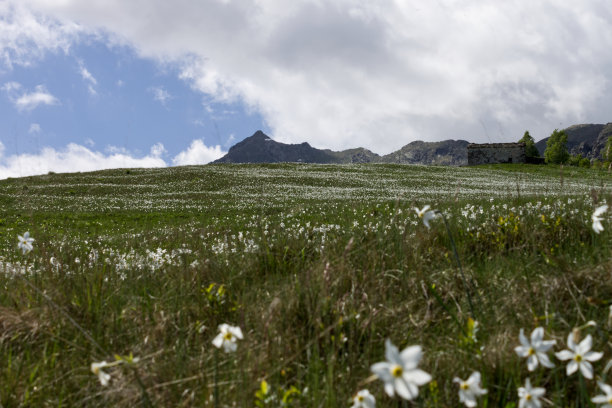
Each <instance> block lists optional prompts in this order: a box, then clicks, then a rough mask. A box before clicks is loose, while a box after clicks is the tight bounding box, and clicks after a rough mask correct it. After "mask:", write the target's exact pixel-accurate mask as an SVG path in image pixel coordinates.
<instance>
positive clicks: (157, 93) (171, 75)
mask: <svg viewBox="0 0 612 408" xmlns="http://www.w3.org/2000/svg"><path fill="white" fill-rule="evenodd" d="M0 84H2V85H3V86H4V89H3V93H2V96H1V97H0V112H3V114H2V116H3V118H2V120H1V121H0V135H2V136H1V139H0V140H1V141H2V143H3V145H4V156H10V155H20V154H24V153H27V154H36V153H37V152H39V151H40V150H41V148H43V147H56V148H59V149H61V148H62V147H64V146H66V145H68V144H69V143H76V144H80V145H83V146H85V147H88V148H89V149H91V150H99V151H103V152H106V153H110V152H113V151H118V150H121V151H125V152H128V153H129V154H131V155H133V156H135V157H141V156H146V155H147V154H149V153H150V149H151V146H152V145H155V144H157V143H162V144H163V146H164V149H165V152H164V153H163V154H162V157H163V158H166V159H167V160H170V159H171V158H174V157H175V156H176V155H178V154H179V153H180V152H181V151H184V150H185V149H187V148H188V147H189V145H190V144H191V143H192V142H193V141H194V140H202V141H203V142H204V143H205V144H206V145H207V146H215V147H216V146H219V148H220V149H219V150H220V151H221V152H225V151H227V149H228V148H229V147H230V146H231V145H233V144H235V143H236V142H237V138H240V139H242V138H244V137H246V136H249V135H250V134H252V133H253V132H254V131H255V130H257V129H262V130H264V131H266V130H267V128H266V125H265V123H264V121H263V119H262V118H261V116H260V115H259V114H257V112H255V111H253V110H250V109H248V107H245V106H244V105H243V104H242V103H240V102H236V103H216V102H214V101H213V100H211V98H208V97H207V96H206V95H203V94H202V93H201V92H198V91H196V90H194V89H192V88H191V87H190V86H189V83H187V81H185V80H182V79H180V78H179V77H178V72H177V70H176V68H174V67H173V66H172V64H164V63H161V62H157V61H154V60H151V59H145V58H140V57H138V56H137V55H136V54H135V52H134V51H133V50H132V49H131V48H129V47H125V46H108V45H106V44H104V43H101V42H98V41H87V43H84V44H79V45H78V46H75V47H73V48H71V49H70V50H69V51H68V52H66V53H65V52H63V51H62V52H58V53H48V54H46V55H45V56H44V58H42V59H40V60H37V61H33V62H32V63H31V65H28V66H21V65H16V66H13V67H12V69H10V70H4V72H0ZM7 84H19V89H15V90H9V89H7V88H8V87H7ZM37 89H38V90H42V93H45V94H48V95H51V96H52V98H53V99H51V100H49V101H46V102H39V103H38V104H36V103H35V102H31V103H30V105H28V106H22V105H19V104H18V103H17V100H18V99H19V97H21V96H23V95H28V94H33V93H36V92H37Z"/></svg>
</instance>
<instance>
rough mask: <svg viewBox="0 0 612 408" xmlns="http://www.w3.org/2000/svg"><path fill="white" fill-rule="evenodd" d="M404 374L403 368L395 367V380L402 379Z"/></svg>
mask: <svg viewBox="0 0 612 408" xmlns="http://www.w3.org/2000/svg"><path fill="white" fill-rule="evenodd" d="M402 374H404V370H403V369H402V367H400V366H398V365H396V366H395V367H393V369H392V370H391V375H392V376H394V377H395V378H399V377H401V376H402Z"/></svg>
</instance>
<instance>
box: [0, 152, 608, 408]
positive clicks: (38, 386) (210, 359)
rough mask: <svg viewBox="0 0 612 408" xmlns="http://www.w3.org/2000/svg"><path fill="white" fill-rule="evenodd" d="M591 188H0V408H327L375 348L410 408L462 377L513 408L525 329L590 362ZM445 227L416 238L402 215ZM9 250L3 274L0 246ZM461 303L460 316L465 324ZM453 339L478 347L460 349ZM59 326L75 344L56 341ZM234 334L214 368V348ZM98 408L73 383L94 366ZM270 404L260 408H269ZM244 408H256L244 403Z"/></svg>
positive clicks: (586, 393)
mask: <svg viewBox="0 0 612 408" xmlns="http://www.w3.org/2000/svg"><path fill="white" fill-rule="evenodd" d="M610 181H611V179H610V176H609V174H608V173H606V172H599V171H596V170H589V169H578V168H576V169H567V168H566V169H563V170H562V171H560V169H559V168H554V167H548V166H518V165H515V166H490V167H479V168H458V169H457V168H444V167H419V166H393V165H372V166H366V165H363V166H313V165H297V164H282V165H238V166H201V167H197V166H196V167H183V168H172V169H158V170H114V171H103V172H94V173H88V174H66V175H48V176H41V177H28V178H23V179H9V180H3V181H0V188H1V190H0V203H1V204H2V206H3V212H2V215H1V219H0V244H1V248H2V249H0V256H1V257H2V258H1V262H2V264H1V265H0V270H1V271H2V272H3V273H2V274H1V275H0V283H1V284H2V285H3V287H4V290H3V291H2V292H0V325H1V327H0V402H1V403H2V406H4V407H11V406H36V407H38V406H109V405H116V406H130V405H136V406H159V407H166V406H213V405H214V393H215V391H217V392H218V394H219V395H218V397H219V398H218V399H219V401H220V404H219V405H221V406H253V405H254V404H255V402H256V400H255V392H256V391H257V390H259V389H260V384H261V381H262V380H265V381H266V382H267V383H268V384H270V391H269V393H268V395H267V396H266V397H265V398H264V399H266V398H267V399H268V400H270V401H268V405H269V406H278V405H280V404H281V400H282V399H283V397H285V399H286V401H285V404H286V406H326V407H336V406H348V405H350V404H349V400H350V398H351V397H352V395H354V394H355V393H356V392H357V391H358V390H359V389H361V388H364V387H367V388H369V389H370V391H371V392H372V393H373V394H375V395H376V397H377V406H379V407H386V406H397V405H398V401H397V400H394V399H391V398H389V397H387V396H386V395H385V394H384V392H383V389H382V385H381V383H380V382H379V381H371V379H370V380H368V378H369V377H370V374H371V373H370V366H371V365H372V364H373V363H376V362H378V361H381V360H383V359H384V341H385V339H387V338H389V339H391V340H392V341H393V342H394V343H395V344H397V345H398V346H400V348H403V347H405V346H408V345H412V344H420V345H422V346H423V348H424V350H425V357H424V359H423V361H422V368H423V369H424V370H426V371H427V372H429V373H430V374H431V375H432V377H433V378H434V381H432V382H431V383H430V384H428V385H427V386H425V387H423V388H421V391H420V392H421V395H420V397H419V398H418V399H417V401H416V402H417V404H418V405H420V406H432V407H434V406H450V405H458V404H459V402H458V397H457V388H456V385H455V384H453V383H452V379H453V377H455V376H458V377H461V378H467V376H468V375H469V374H470V373H471V372H472V371H476V370H477V371H480V372H481V373H482V375H483V385H484V386H485V387H486V388H488V390H489V393H488V394H487V395H486V396H484V398H483V399H482V400H481V404H482V405H485V406H504V407H505V406H508V407H510V406H513V405H512V404H515V403H516V402H517V393H516V390H517V387H519V386H522V385H523V383H524V379H525V378H526V377H527V376H528V375H529V373H528V372H527V369H526V365H525V362H524V361H522V360H519V359H518V357H517V356H516V354H515V353H514V347H515V346H517V345H518V332H519V329H520V328H525V330H526V331H527V332H531V330H532V329H533V328H535V327H537V326H542V327H544V328H545V331H546V336H547V338H553V339H556V340H557V345H558V346H557V348H556V350H557V351H558V350H561V349H562V348H565V339H566V337H567V334H568V333H569V332H570V331H571V330H572V329H573V328H575V327H579V326H582V325H584V324H585V323H586V322H588V321H589V320H593V321H595V322H597V326H595V327H593V326H589V327H587V328H584V329H583V330H582V332H581V335H582V336H583V337H584V336H585V335H586V334H591V335H592V336H593V338H594V348H595V349H596V350H598V351H603V352H604V353H605V358H604V360H602V361H600V362H598V363H595V371H596V373H597V375H598V376H599V378H600V379H603V380H605V375H606V374H605V372H604V366H605V364H606V362H607V361H608V360H609V359H610V358H611V357H612V350H611V349H610V344H609V334H610V329H611V328H610V326H609V322H608V315H609V310H610V309H609V305H610V303H611V302H612V280H611V279H610V273H611V272H610V271H611V270H612V261H611V260H610V251H611V241H610V238H611V236H610V232H609V230H610V229H611V228H610V226H609V224H608V223H607V221H604V228H605V230H604V232H602V233H601V234H599V235H597V234H594V233H593V230H592V229H591V224H590V216H591V214H592V211H593V209H594V207H595V206H597V205H599V204H601V203H603V202H605V201H607V202H608V203H610V202H612V201H611V199H610ZM424 204H430V205H432V207H435V208H436V209H439V210H440V211H442V213H443V214H445V217H446V219H447V220H448V222H449V226H450V228H451V231H452V234H453V236H454V238H455V240H456V243H457V249H458V255H459V258H460V260H461V262H462V266H463V272H464V273H465V275H466V277H467V278H466V280H464V279H462V278H461V274H460V273H458V269H457V265H456V262H455V259H454V254H453V252H452V251H451V245H450V241H449V235H448V233H447V231H446V229H445V227H444V223H443V222H442V220H441V218H438V219H436V220H433V221H432V222H431V224H432V228H431V229H427V228H426V227H424V226H423V225H422V223H421V222H420V221H419V220H418V219H417V217H416V216H415V214H414V211H413V207H414V206H419V207H422V206H423V205H424ZM25 231H30V233H31V235H32V236H33V237H34V238H35V239H36V241H35V242H34V246H35V249H34V250H33V251H32V252H30V253H29V254H26V255H22V254H21V252H20V251H17V246H16V237H17V234H22V233H23V232H25ZM470 303H471V305H470ZM470 319H473V320H476V321H477V322H478V327H479V330H478V332H477V333H476V335H474V332H473V331H470V330H469V328H470V321H471V320H470ZM75 323H76V325H75ZM221 323H230V324H233V325H237V326H240V327H241V328H242V330H243V332H244V335H245V339H244V340H243V341H241V342H240V343H239V346H238V350H237V352H236V353H234V354H224V353H218V352H216V351H215V350H216V349H214V348H213V347H212V345H211V341H212V339H213V338H214V337H215V336H216V334H217V326H218V325H219V324H221ZM130 353H132V354H133V355H134V356H138V357H140V361H138V362H137V363H136V364H134V365H129V366H128V365H125V364H122V365H120V366H116V367H112V368H110V369H108V372H109V373H110V374H111V376H112V380H111V384H110V385H109V386H108V387H103V386H101V384H100V383H99V382H98V379H97V377H95V376H94V375H93V374H92V373H91V372H90V370H89V367H90V364H91V363H92V362H94V361H102V360H106V361H114V360H115V357H114V355H115V354H118V355H121V356H126V355H129V354H130ZM556 365H557V367H556V368H555V369H553V370H546V371H545V370H538V371H536V373H531V376H530V377H531V379H532V382H534V383H536V382H537V385H538V386H542V387H546V388H547V394H546V397H547V398H548V399H549V400H550V401H552V402H553V403H554V404H555V405H559V406H587V405H588V404H589V397H590V396H592V395H594V394H595V393H598V392H597V390H596V384H595V381H585V382H583V383H584V385H583V386H580V383H579V382H578V379H577V377H576V375H574V377H566V376H565V366H564V365H563V364H562V363H561V362H559V361H556ZM274 398H276V399H275V400H274ZM259 402H260V403H261V404H262V405H265V404H266V403H265V402H264V401H259Z"/></svg>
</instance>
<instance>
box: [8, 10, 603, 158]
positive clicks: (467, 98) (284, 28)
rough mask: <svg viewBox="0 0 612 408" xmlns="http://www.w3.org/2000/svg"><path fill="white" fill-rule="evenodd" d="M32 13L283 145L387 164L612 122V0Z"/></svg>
mask: <svg viewBox="0 0 612 408" xmlns="http://www.w3.org/2000/svg"><path fill="white" fill-rule="evenodd" d="M13 1H15V2H16V1H17V0H13ZM22 3H23V4H29V5H31V6H32V7H33V9H35V10H37V11H39V12H41V13H42V12H44V13H47V15H49V16H53V17H52V18H49V19H47V18H46V17H45V19H43V20H44V22H47V23H48V24H47V25H50V26H53V27H55V29H54V30H55V31H54V32H60V31H61V30H59V27H63V26H64V25H67V24H70V23H68V22H70V21H74V22H78V24H80V26H77V27H102V28H103V29H104V30H106V31H104V32H105V33H112V35H113V38H112V39H111V41H123V42H126V43H129V44H131V45H133V47H134V48H135V49H136V50H137V52H138V53H139V54H140V55H141V56H143V57H147V58H154V59H156V60H158V61H163V62H169V61H170V62H174V63H177V64H180V66H181V77H182V78H183V79H185V80H186V81H188V82H189V83H190V84H191V86H192V87H193V88H194V89H196V90H198V91H200V92H202V93H205V94H207V95H208V96H209V98H207V99H209V100H213V101H215V102H219V101H221V102H233V101H242V102H244V103H245V104H246V105H247V106H249V107H250V108H251V109H254V110H256V111H258V112H259V113H261V115H262V116H263V118H264V120H265V122H266V124H267V125H268V126H269V127H270V128H271V129H272V135H271V136H273V137H275V138H276V139H277V140H279V141H285V142H294V143H295V142H302V141H308V142H310V143H311V144H312V145H314V146H316V147H329V148H346V147H355V146H360V145H361V146H363V147H367V148H370V149H372V150H374V151H376V152H378V153H386V152H389V151H391V150H394V149H397V148H398V147H400V146H402V145H404V144H406V143H408V142H410V141H412V140H416V139H422V140H440V139H446V138H464V139H468V140H471V141H476V142H477V141H486V140H487V137H486V136H485V134H484V131H483V126H484V127H486V128H488V129H489V130H490V136H491V138H492V139H493V141H502V140H504V141H505V140H516V139H518V138H520V136H521V135H522V134H523V132H524V130H525V129H529V130H530V131H531V134H532V135H534V137H536V139H539V138H541V137H545V136H547V135H548V134H549V133H550V131H552V129H554V128H557V127H560V126H559V123H564V124H567V125H570V124H573V123H577V122H599V123H602V122H603V123H605V122H608V121H610V120H612V119H611V118H610V112H609V106H611V105H612V89H611V88H612V86H611V83H610V72H612V54H611V53H610V52H609V50H610V49H612V8H611V7H609V4H608V0H583V1H580V2H577V1H571V0H543V1H537V2H533V1H531V0H517V1H512V2H497V1H486V0H438V1H435V2H434V1H431V2H423V1H421V0H401V1H400V0H381V1H377V2H369V1H364V0H334V1H313V0H292V1H290V2H287V1H284V0H244V1H240V2H235V1H234V2H232V1H227V2H225V1H218V0H201V1H198V2H194V1H190V0H177V1H176V2H173V3H172V7H168V2H167V1H165V0H133V1H123V0H91V1H88V2H87V6H84V5H83V3H82V2H81V1H79V0H63V1H61V2H49V1H47V0H20V4H22ZM143 9H146V10H147V13H146V15H143V14H142V12H141V11H142V10H143ZM24 13H26V12H25V11H24ZM37 21H38V22H40V21H42V20H41V19H39V20H37ZM40 24H41V25H43V26H44V24H42V23H40ZM0 38H2V36H1V32H0ZM58 38H64V37H62V36H59V37H58ZM220 39H221V40H220ZM210 97H212V99H211V98H210ZM163 100H164V99H163V98H162V100H161V101H163Z"/></svg>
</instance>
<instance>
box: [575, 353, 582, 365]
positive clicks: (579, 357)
mask: <svg viewBox="0 0 612 408" xmlns="http://www.w3.org/2000/svg"><path fill="white" fill-rule="evenodd" d="M574 360H575V361H576V362H577V363H579V362H581V361H582V356H581V355H580V354H576V355H575V356H574Z"/></svg>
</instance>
